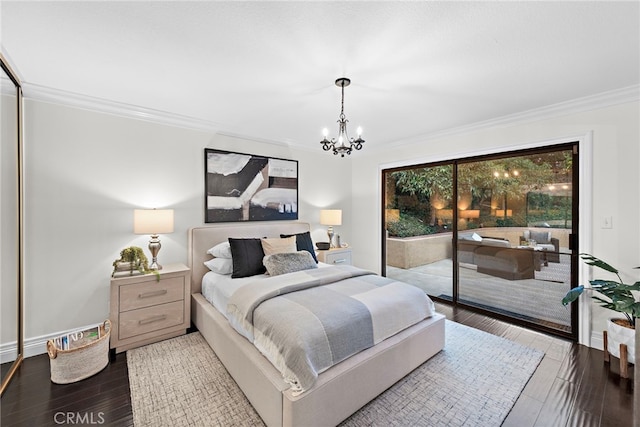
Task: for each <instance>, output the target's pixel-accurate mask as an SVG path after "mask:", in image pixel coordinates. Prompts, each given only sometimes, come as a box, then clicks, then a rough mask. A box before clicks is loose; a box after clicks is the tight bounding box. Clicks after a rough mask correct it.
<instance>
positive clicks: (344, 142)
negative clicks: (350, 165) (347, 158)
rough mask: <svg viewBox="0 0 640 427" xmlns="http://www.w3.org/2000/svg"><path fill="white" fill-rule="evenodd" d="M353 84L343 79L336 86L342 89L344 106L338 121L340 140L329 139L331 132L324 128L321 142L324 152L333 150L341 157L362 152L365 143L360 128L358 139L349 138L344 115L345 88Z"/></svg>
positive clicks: (341, 108) (357, 131) (359, 128)
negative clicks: (358, 151) (354, 152)
mask: <svg viewBox="0 0 640 427" xmlns="http://www.w3.org/2000/svg"><path fill="white" fill-rule="evenodd" d="M350 84H351V80H349V79H348V78H346V77H341V78H339V79H338V80H336V86H338V87H341V88H342V104H341V107H340V117H339V119H338V139H335V138H331V140H328V139H327V136H328V135H329V130H327V128H324V129H323V130H322V134H323V135H324V139H323V140H322V141H320V144H322V149H323V150H324V151H329V150H333V154H335V155H338V154H340V156H341V157H344V155H345V154H351V152H352V151H353V149H354V148H355V149H356V150H361V149H362V144H363V143H364V139H362V138H361V137H360V135H361V134H362V128H361V127H358V129H357V130H356V133H357V134H358V138H357V139H353V138H349V136H348V134H347V122H348V121H349V120H347V118H346V117H345V115H344V88H345V87H347V86H349V85H350Z"/></svg>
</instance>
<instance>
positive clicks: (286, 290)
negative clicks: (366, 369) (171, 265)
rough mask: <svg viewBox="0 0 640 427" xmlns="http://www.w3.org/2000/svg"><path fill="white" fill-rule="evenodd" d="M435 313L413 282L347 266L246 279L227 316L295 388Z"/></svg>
mask: <svg viewBox="0 0 640 427" xmlns="http://www.w3.org/2000/svg"><path fill="white" fill-rule="evenodd" d="M433 313H434V305H433V302H432V301H431V300H430V299H429V298H428V297H427V295H426V294H425V293H424V292H423V291H422V290H420V289H419V288H417V287H415V286H412V285H408V284H406V283H402V282H397V281H394V280H392V279H388V278H385V277H381V276H378V275H376V274H374V273H372V272H370V271H366V270H362V269H359V268H356V267H353V266H335V267H326V268H318V269H313V270H304V271H298V272H295V273H289V274H284V275H280V276H275V277H270V278H268V279H263V280H259V281H256V282H252V283H248V284H247V285H245V286H242V287H241V288H239V289H238V290H237V291H236V292H234V294H233V295H232V296H231V298H230V299H229V303H228V305H227V317H228V318H229V322H230V323H231V325H232V326H233V327H234V329H236V330H237V331H238V332H239V333H240V334H242V335H243V336H245V337H246V338H247V339H248V340H249V341H251V342H252V343H253V344H254V345H255V346H256V348H258V350H260V352H262V354H264V355H265V356H266V357H267V358H268V359H269V361H271V363H272V364H273V365H274V366H275V367H276V368H277V369H278V370H279V371H280V372H281V373H282V375H283V377H284V379H285V381H287V382H288V383H289V384H291V386H292V389H293V390H294V391H297V392H303V391H305V390H308V389H309V388H310V387H311V386H313V384H314V383H315V380H316V378H317V377H318V374H320V373H321V372H323V371H325V370H326V369H328V368H330V367H331V366H333V365H335V364H337V363H339V362H341V361H342V360H345V359H346V358H348V357H350V356H352V355H354V354H356V353H358V352H360V351H362V350H364V349H366V348H369V347H371V346H373V345H375V344H377V343H379V342H380V341H382V340H384V339H386V338H388V337H390V336H392V335H394V334H396V333H398V332H400V331H402V330H403V329H406V328H407V327H409V326H411V325H413V324H416V323H418V322H420V321H421V320H423V319H425V318H427V317H429V316H431V315H432V314H433Z"/></svg>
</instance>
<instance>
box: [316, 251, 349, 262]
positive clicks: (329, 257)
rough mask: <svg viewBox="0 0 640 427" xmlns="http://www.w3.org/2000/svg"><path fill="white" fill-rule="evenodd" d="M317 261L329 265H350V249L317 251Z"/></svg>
mask: <svg viewBox="0 0 640 427" xmlns="http://www.w3.org/2000/svg"><path fill="white" fill-rule="evenodd" d="M317 256H318V261H320V262H324V263H325V264H331V265H351V248H349V247H346V248H331V249H329V250H328V251H318V253H317Z"/></svg>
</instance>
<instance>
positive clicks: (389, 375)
mask: <svg viewBox="0 0 640 427" xmlns="http://www.w3.org/2000/svg"><path fill="white" fill-rule="evenodd" d="M308 231H309V224H307V223H302V222H278V223H268V224H265V223H258V224H228V223H226V224H219V225H213V226H203V227H195V228H192V229H190V230H189V250H188V254H189V257H188V258H189V261H188V262H189V266H190V267H191V269H192V270H191V271H192V274H191V292H192V309H191V316H192V321H193V323H194V325H195V326H196V327H197V328H198V330H199V331H200V333H201V334H202V335H203V337H204V338H205V339H206V341H207V342H208V343H209V345H210V346H211V348H212V349H213V350H214V352H215V353H216V355H217V356H218V358H219V359H220V361H221V362H222V363H223V364H224V366H225V367H226V369H227V370H228V371H229V373H230V374H231V376H232V377H233V378H234V380H235V381H236V383H237V384H238V385H239V386H240V388H241V389H242V391H243V392H244V394H245V395H246V397H247V398H248V400H249V401H250V402H251V404H252V405H253V407H254V408H255V409H256V411H257V412H258V413H259V415H260V416H261V418H262V419H263V421H264V422H265V424H267V425H268V426H314V425H318V426H320V425H321V426H327V425H337V424H339V423H340V422H341V421H343V420H344V419H346V418H347V417H349V415H351V414H353V413H354V412H355V411H357V410H358V409H359V408H361V407H362V406H364V405H365V404H366V403H367V402H369V401H370V400H372V399H374V398H375V397H376V396H377V395H378V394H380V393H382V392H383V391H384V390H386V389H387V388H389V387H390V386H391V385H393V384H394V383H395V382H397V381H398V380H399V379H401V378H402V377H404V376H405V375H407V374H408V373H409V372H411V371H412V370H413V369H415V368H416V367H418V366H419V365H421V364H422V363H424V362H425V361H426V360H428V359H429V358H430V357H432V356H433V355H435V354H436V353H438V352H439V351H440V350H441V349H442V348H443V347H444V316H442V315H441V314H439V313H435V314H434V315H432V316H431V317H428V318H426V319H424V320H422V321H420V322H419V323H417V324H415V325H413V326H410V327H408V328H406V329H404V330H402V331H401V332H399V333H397V334H395V335H393V336H391V337H390V338H387V339H385V340H384V341H382V342H380V343H378V344H376V345H375V346H373V347H371V348H367V349H365V350H363V351H361V352H359V353H357V354H355V355H353V356H351V357H349V358H347V359H346V360H344V361H342V362H340V363H338V364H337V365H334V366H332V367H331V368H329V369H327V370H325V371H324V372H321V373H320V374H319V375H318V376H317V380H316V381H315V382H314V384H313V385H312V386H311V387H310V388H309V389H307V390H305V391H304V392H302V393H300V392H296V391H295V389H294V388H293V387H292V386H291V384H290V383H287V382H286V381H285V380H284V379H283V377H282V375H281V374H280V372H279V371H278V370H277V369H276V368H274V366H273V365H272V364H271V363H270V362H269V361H268V360H267V359H266V358H265V357H264V356H263V355H262V354H261V353H260V352H259V351H258V350H257V349H256V348H255V347H254V345H253V344H251V343H250V342H249V341H248V340H247V339H246V338H245V337H244V336H241V335H240V334H239V333H238V332H237V331H236V330H235V329H233V328H232V327H231V325H230V324H229V322H228V320H227V318H226V317H225V316H224V315H223V314H222V313H220V312H219V311H218V310H217V309H216V308H215V307H214V306H213V305H212V304H211V303H210V302H209V301H207V299H206V298H205V297H204V296H203V295H202V278H203V276H204V275H205V274H206V273H207V272H208V271H209V270H208V269H207V267H206V266H205V265H204V262H205V261H208V260H210V259H211V256H210V255H209V254H207V250H208V249H209V248H211V247H212V246H214V245H216V244H218V243H221V242H224V241H226V240H227V239H228V238H229V237H235V238H255V237H280V235H281V234H288V235H290V234H297V233H305V232H308ZM330 268H335V267H330Z"/></svg>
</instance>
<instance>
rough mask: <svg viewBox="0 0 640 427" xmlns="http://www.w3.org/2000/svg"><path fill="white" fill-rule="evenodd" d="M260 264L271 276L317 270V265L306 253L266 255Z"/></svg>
mask: <svg viewBox="0 0 640 427" xmlns="http://www.w3.org/2000/svg"><path fill="white" fill-rule="evenodd" d="M262 262H263V263H264V265H265V267H266V268H267V273H269V275H271V276H278V275H280V274H286V273H293V272H294V271H301V270H310V269H312V268H318V264H317V263H316V262H315V261H314V260H313V257H312V256H311V254H310V253H309V252H307V251H298V252H282V253H279V254H273V255H267V256H265V257H264V260H263V261H262Z"/></svg>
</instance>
